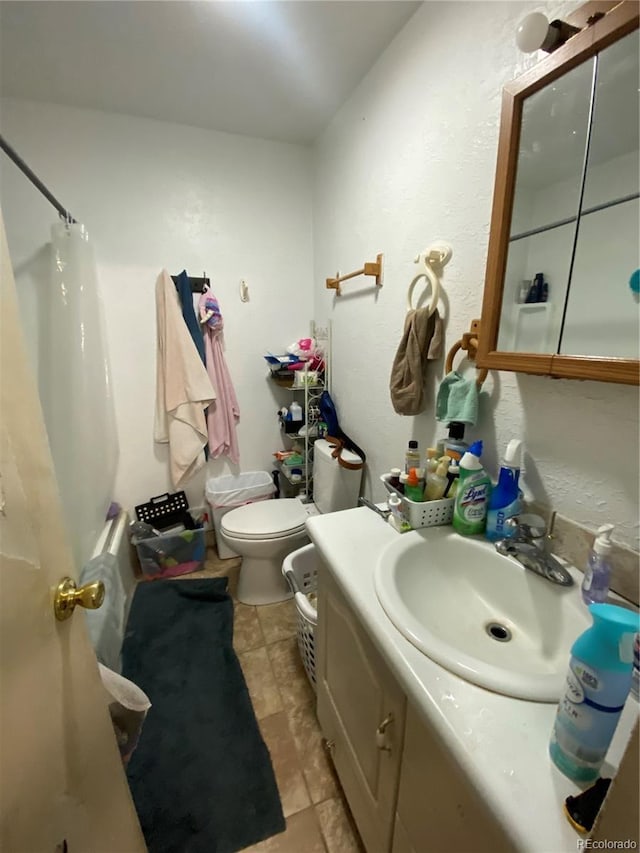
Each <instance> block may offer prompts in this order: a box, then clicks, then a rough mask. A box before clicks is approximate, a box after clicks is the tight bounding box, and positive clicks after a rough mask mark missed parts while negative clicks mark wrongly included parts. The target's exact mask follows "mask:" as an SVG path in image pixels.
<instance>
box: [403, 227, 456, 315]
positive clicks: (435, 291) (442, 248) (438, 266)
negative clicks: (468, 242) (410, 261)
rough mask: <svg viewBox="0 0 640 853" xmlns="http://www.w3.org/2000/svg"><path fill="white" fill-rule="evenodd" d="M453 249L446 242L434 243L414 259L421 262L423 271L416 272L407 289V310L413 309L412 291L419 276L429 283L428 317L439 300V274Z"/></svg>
mask: <svg viewBox="0 0 640 853" xmlns="http://www.w3.org/2000/svg"><path fill="white" fill-rule="evenodd" d="M452 255H453V249H452V248H451V246H450V245H449V244H448V243H434V244H433V245H431V246H429V248H428V249H425V250H424V252H420V254H419V255H418V256H417V257H416V258H415V259H414V263H416V264H419V263H420V262H422V264H423V265H424V272H420V273H418V275H417V276H415V278H414V279H413V280H412V282H411V284H410V285H409V289H408V291H407V311H412V310H413V291H414V290H415V286H416V284H417V283H418V282H419V281H420V279H421V278H425V279H427V281H428V282H429V284H430V285H431V299H430V300H429V304H428V305H427V312H428V313H427V316H428V317H430V316H431V315H432V314H433V312H434V311H435V310H436V308H437V307H438V302H439V301H440V276H441V275H442V272H443V270H444V267H445V266H446V264H448V263H449V261H450V260H451V256H452Z"/></svg>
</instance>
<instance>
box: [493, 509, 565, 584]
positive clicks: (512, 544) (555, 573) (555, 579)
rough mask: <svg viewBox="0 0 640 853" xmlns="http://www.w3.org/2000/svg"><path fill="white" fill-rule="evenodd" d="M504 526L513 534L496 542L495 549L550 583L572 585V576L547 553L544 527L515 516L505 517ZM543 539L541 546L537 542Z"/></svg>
mask: <svg viewBox="0 0 640 853" xmlns="http://www.w3.org/2000/svg"><path fill="white" fill-rule="evenodd" d="M505 527H506V528H507V529H508V530H510V531H511V530H512V531H513V534H512V536H511V537H509V538H508V539H499V540H498V541H497V542H496V551H497V552H498V553H499V554H504V555H505V556H507V557H515V559H516V560H517V561H518V562H519V563H520V564H521V565H523V566H524V567H525V569H529V570H530V571H532V572H535V573H536V574H537V575H541V576H542V577H543V578H546V579H547V580H548V581H551V583H555V584H559V585H560V586H573V578H572V577H571V575H570V574H569V572H568V571H567V570H566V569H565V567H564V566H562V565H561V564H560V563H559V562H558V561H557V560H556V558H555V557H554V556H553V554H551V553H549V549H548V538H547V536H546V531H545V529H544V527H542V528H540V527H533V526H531V525H529V524H527V523H526V522H524V521H522V520H521V519H520V518H518V517H517V516H514V517H513V518H509V519H507V521H506V522H505ZM540 540H543V542H542V547H541V546H540V545H538V544H537V543H538V542H539V541H540Z"/></svg>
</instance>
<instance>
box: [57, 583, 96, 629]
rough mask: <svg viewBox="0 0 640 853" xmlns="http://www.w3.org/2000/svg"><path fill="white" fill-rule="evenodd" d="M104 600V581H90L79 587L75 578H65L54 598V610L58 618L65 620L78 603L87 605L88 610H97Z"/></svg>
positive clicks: (83, 605) (60, 620) (81, 605)
mask: <svg viewBox="0 0 640 853" xmlns="http://www.w3.org/2000/svg"><path fill="white" fill-rule="evenodd" d="M103 601H104V584H103V583H102V581H95V582H94V583H88V584H87V585H86V586H81V587H77V586H76V582H75V581H74V579H73V578H63V579H62V580H61V581H60V583H59V584H58V587H57V589H56V594H55V598H54V600H53V610H54V613H55V614H56V619H57V620H58V621H59V622H64V620H65V619H68V618H69V617H70V616H71V614H72V613H73V611H74V610H75V609H76V605H77V604H79V605H80V607H86V609H87V610H97V609H98V607H101V606H102V602H103Z"/></svg>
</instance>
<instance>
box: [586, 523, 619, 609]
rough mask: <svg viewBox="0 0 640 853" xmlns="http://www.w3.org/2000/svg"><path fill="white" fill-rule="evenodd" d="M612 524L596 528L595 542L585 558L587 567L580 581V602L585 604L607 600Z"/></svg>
mask: <svg viewBox="0 0 640 853" xmlns="http://www.w3.org/2000/svg"><path fill="white" fill-rule="evenodd" d="M612 530H613V524H603V525H602V527H599V528H598V532H597V534H596V538H595V542H594V543H593V547H592V548H591V550H590V551H589V556H588V557H587V566H586V568H585V571H584V579H583V581H582V600H583V601H584V603H585V604H597V603H602V602H604V601H606V600H607V596H608V595H609V580H610V578H611V563H610V562H609V554H611V548H612V547H613V546H612V542H611V539H610V538H609V537H610V536H611V531H612Z"/></svg>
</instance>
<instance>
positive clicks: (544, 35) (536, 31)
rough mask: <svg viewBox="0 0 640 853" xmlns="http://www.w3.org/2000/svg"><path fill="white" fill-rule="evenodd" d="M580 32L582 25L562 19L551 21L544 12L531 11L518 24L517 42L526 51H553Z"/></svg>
mask: <svg viewBox="0 0 640 853" xmlns="http://www.w3.org/2000/svg"><path fill="white" fill-rule="evenodd" d="M579 32H580V27H574V26H572V25H571V24H567V23H566V22H565V21H560V20H555V21H551V22H549V19H548V18H547V16H546V15H543V14H542V12H531V14H530V15H527V16H526V17H525V18H523V19H522V20H521V21H520V23H519V24H518V28H517V30H516V44H517V45H518V47H519V48H520V50H521V51H523V52H524V53H533V51H534V50H544V51H546V52H547V53H552V52H553V51H554V50H556V48H558V47H560V46H561V45H563V44H564V43H565V42H566V41H567V39H569V38H571V36H574V35H575V34H576V33H579Z"/></svg>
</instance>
